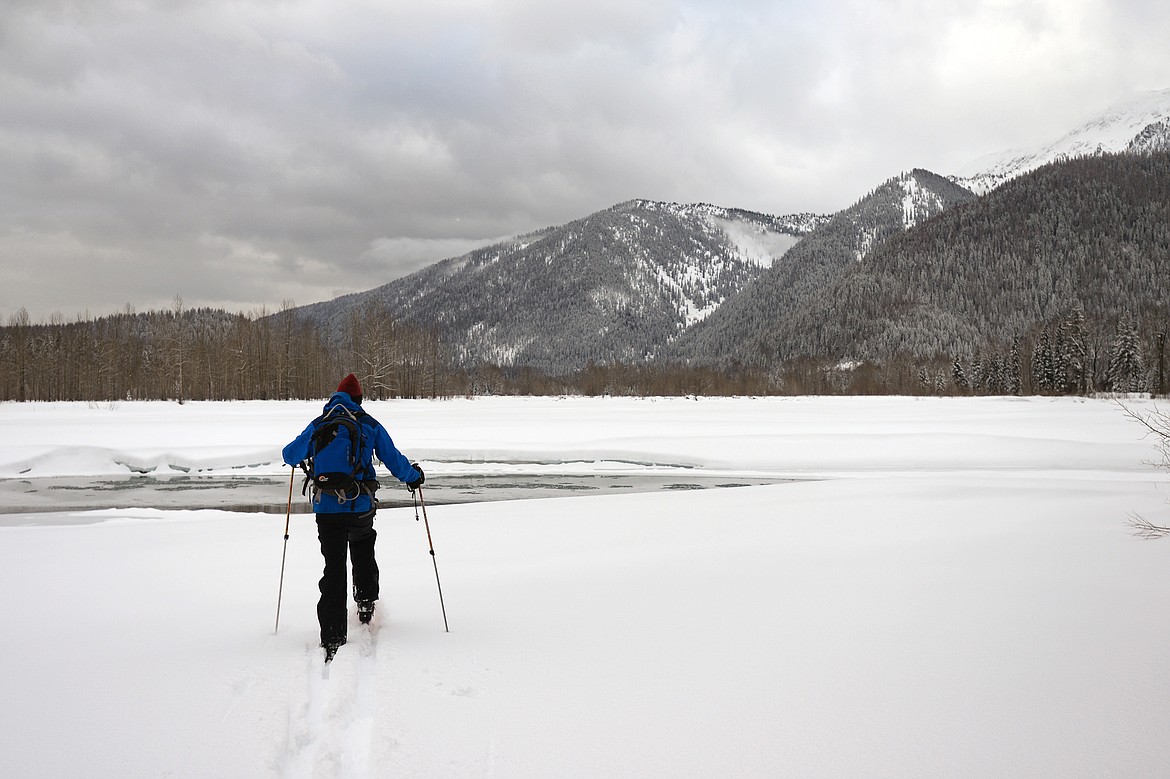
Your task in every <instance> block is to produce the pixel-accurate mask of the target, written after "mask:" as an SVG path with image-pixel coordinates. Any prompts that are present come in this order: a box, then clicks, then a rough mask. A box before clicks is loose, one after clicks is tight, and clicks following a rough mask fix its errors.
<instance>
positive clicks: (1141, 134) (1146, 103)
mask: <svg viewBox="0 0 1170 779" xmlns="http://www.w3.org/2000/svg"><path fill="white" fill-rule="evenodd" d="M1168 146H1170V89H1163V90H1158V91H1152V92H1141V93H1139V94H1137V95H1136V96H1134V97H1132V98H1128V99H1126V100H1123V101H1120V102H1118V103H1115V104H1114V105H1113V106H1111V107H1110V108H1108V109H1107V110H1105V111H1104V112H1102V113H1101V114H1099V115H1097V116H1096V117H1094V118H1092V119H1090V120H1089V121H1087V122H1085V123H1084V124H1083V125H1081V126H1080V127H1078V128H1076V129H1075V130H1073V131H1072V132H1070V133H1068V134H1067V135H1065V136H1064V137H1063V138H1061V139H1059V140H1057V141H1055V142H1053V143H1050V144H1048V145H1047V146H1044V147H1042V148H1039V149H1015V150H1012V151H1006V152H1002V153H999V154H993V155H989V156H986V157H982V158H980V159H978V160H976V161H974V162H972V163H971V164H970V165H969V166H968V167H967V169H966V170H963V171H960V173H959V176H958V177H956V181H957V182H958V183H959V184H961V185H962V186H964V187H966V188H967V189H969V190H971V191H972V192H976V193H979V194H983V193H986V192H989V191H991V190H992V189H995V188H996V187H998V186H999V185H1000V184H1002V183H1003V182H1005V181H1007V180H1008V179H1011V178H1015V177H1016V176H1019V175H1021V174H1023V173H1027V172H1028V171H1030V170H1035V169H1036V168H1038V167H1040V166H1041V165H1046V164H1048V163H1050V162H1055V161H1056V160H1058V159H1061V158H1067V157H1081V156H1086V155H1092V154H1102V153H1120V152H1134V151H1137V152H1140V151H1152V150H1158V149H1165V148H1167V147H1168Z"/></svg>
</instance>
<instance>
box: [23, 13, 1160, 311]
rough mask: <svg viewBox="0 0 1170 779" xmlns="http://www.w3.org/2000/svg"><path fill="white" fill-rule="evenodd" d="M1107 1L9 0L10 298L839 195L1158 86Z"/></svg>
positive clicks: (164, 290) (828, 200)
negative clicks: (648, 201)
mask: <svg viewBox="0 0 1170 779" xmlns="http://www.w3.org/2000/svg"><path fill="white" fill-rule="evenodd" d="M1168 38H1170V11H1167V10H1165V9H1164V7H1163V6H1162V5H1160V4H1158V3H1155V2H1136V1H1131V2H1120V3H1118V2H1108V1H1107V0H983V1H981V2H980V1H976V2H963V3H958V2H954V3H951V2H946V3H938V2H933V0H907V1H906V2H900V3H872V2H866V1H863V0H829V1H828V2H812V0H789V1H787V2H734V1H733V2H722V1H721V2H714V0H692V1H691V2H678V1H675V0H648V1H647V2H639V3H629V2H621V1H619V0H599V1H598V2H592V3H586V4H581V3H576V4H564V3H558V2H551V0H546V1H545V2H531V1H530V0H436V2H428V3H380V2H373V0H350V1H349V2H345V3H337V2H330V1H329V0H285V1H283V2H267V1H266V2H252V3H241V2H221V1H220V0H205V1H204V2H157V3H130V2H122V1H121V0H105V1H102V0H99V1H97V2H64V1H57V0H36V1H35V2H33V1H32V0H16V1H13V0H10V2H9V3H7V4H6V12H5V19H4V22H3V26H2V27H0V105H3V106H4V109H3V111H2V112H0V177H2V178H0V180H2V181H3V182H4V183H3V185H0V257H2V258H3V262H2V263H0V317H7V316H8V315H9V314H11V313H12V312H13V311H15V310H16V309H17V308H19V307H21V306H24V307H27V308H28V309H29V311H30V313H31V314H32V315H33V317H34V319H37V318H47V316H48V315H49V314H50V313H52V312H54V311H60V312H62V313H64V314H65V316H66V317H71V316H73V315H75V314H77V313H80V312H84V311H88V312H90V313H91V314H94V315H97V314H101V313H107V312H111V311H114V310H117V309H119V308H121V307H122V305H123V304H125V303H130V304H132V305H133V306H135V307H136V308H139V309H143V308H149V307H165V306H167V305H169V302H170V301H171V299H172V298H173V297H174V296H175V295H176V294H181V295H182V296H183V298H184V301H185V302H186V304H187V305H188V306H196V305H205V304H206V305H222V306H225V307H227V308H229V309H232V310H248V309H252V308H257V307H259V306H261V305H265V306H267V307H268V308H270V309H271V308H274V307H278V306H279V304H280V302H281V301H282V300H284V299H292V300H295V301H296V302H297V303H308V302H313V301H315V300H321V299H325V298H328V297H332V296H334V295H337V294H342V293H344V292H349V291H354V290H358V289H367V288H369V287H372V286H376V285H378V284H382V283H385V282H386V281H389V280H391V279H393V278H395V277H396V276H398V275H401V274H403V273H406V272H409V271H412V270H415V269H417V268H418V267H421V266H422V265H425V264H427V263H429V262H432V261H435V260H438V259H442V258H443V257H446V256H452V255H454V254H458V253H462V252H463V251H466V250H468V249H470V248H473V247H475V246H477V245H482V244H483V243H485V242H488V241H491V240H494V239H496V238H498V237H499V236H503V235H509V234H516V233H520V232H525V231H528V230H532V229H535V228H538V227H543V226H546V225H551V224H558V223H562V222H565V221H568V220H571V219H574V218H577V217H580V216H584V215H585V214H587V213H590V212H592V211H594V210H597V209H600V208H604V207H606V206H609V205H611V204H613V203H616V202H619V201H622V200H626V199H629V198H632V197H649V198H657V199H666V200H679V201H695V200H706V201H710V202H715V203H718V204H721V205H728V206H736V207H742V208H749V209H754V210H760V211H769V212H774V213H790V212H795V211H808V210H812V211H821V212H828V211H833V210H836V209H839V208H842V207H844V206H846V205H848V204H849V203H850V202H852V201H853V200H854V199H856V198H857V197H858V196H859V195H861V194H863V193H864V192H865V191H867V190H869V189H870V188H872V187H873V186H875V185H876V184H878V183H880V182H881V181H882V180H884V179H885V178H888V177H889V176H891V175H894V174H896V173H898V172H899V171H901V170H903V169H906V168H909V167H913V166H924V167H928V168H931V169H932V170H936V171H937V172H940V173H948V172H951V171H952V170H957V169H959V168H960V167H961V166H963V165H964V164H965V163H967V162H968V161H970V160H971V159H973V158H975V157H977V156H979V155H982V154H985V153H988V152H994V151H999V150H1001V149H1003V148H1006V147H1010V146H1016V145H1023V144H1028V143H1037V142H1041V141H1047V140H1050V139H1052V138H1053V137H1055V136H1057V135H1060V134H1062V133H1063V132H1064V131H1066V130H1067V129H1070V128H1071V126H1072V125H1074V124H1075V123H1076V122H1078V121H1080V120H1081V119H1083V118H1084V117H1086V116H1087V115H1089V114H1091V113H1094V112H1095V111H1097V110H1099V109H1100V108H1102V107H1104V106H1105V105H1107V104H1109V103H1111V102H1113V101H1114V100H1116V99H1119V98H1123V97H1126V96H1128V95H1129V94H1130V93H1131V92H1132V91H1134V90H1137V89H1152V88H1165V87H1166V86H1170V85H1168V84H1167V83H1165V80H1166V78H1167V76H1166V74H1167V73H1170V48H1168V47H1166V46H1165V43H1164V41H1165V40H1167V39H1168Z"/></svg>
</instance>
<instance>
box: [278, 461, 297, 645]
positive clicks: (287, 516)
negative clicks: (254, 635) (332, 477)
mask: <svg viewBox="0 0 1170 779" xmlns="http://www.w3.org/2000/svg"><path fill="white" fill-rule="evenodd" d="M296 473H297V469H296V466H293V467H292V468H291V469H290V470H289V472H288V510H287V511H285V512H284V551H283V552H281V553H280V589H279V590H277V591H276V626H275V627H273V628H272V633H273V635H275V634H276V633H277V632H278V631H279V630H280V598H281V596H282V595H284V558H285V556H286V555H288V522H289V520H290V519H292V488H293V477H294V476H296Z"/></svg>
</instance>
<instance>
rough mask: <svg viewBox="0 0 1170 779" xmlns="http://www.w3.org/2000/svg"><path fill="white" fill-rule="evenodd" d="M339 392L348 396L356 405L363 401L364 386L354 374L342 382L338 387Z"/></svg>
mask: <svg viewBox="0 0 1170 779" xmlns="http://www.w3.org/2000/svg"><path fill="white" fill-rule="evenodd" d="M337 391H338V392H344V393H346V394H348V395H349V396H350V397H351V398H353V401H354V402H355V403H358V402H360V401H361V399H362V385H361V383H360V382H359V381H358V380H357V376H354V375H353V374H352V373H351V374H349V375H348V376H346V377H345V378H344V379H342V380H341V383H340V384H338V385H337Z"/></svg>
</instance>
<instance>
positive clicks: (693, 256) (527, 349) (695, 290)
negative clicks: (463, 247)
mask: <svg viewBox="0 0 1170 779" xmlns="http://www.w3.org/2000/svg"><path fill="white" fill-rule="evenodd" d="M825 220H826V218H825V217H819V216H815V215H811V214H799V215H794V216H789V217H775V216H769V215H765V214H757V213H753V212H749V211H743V210H739V209H728V208H721V207H718V206H712V205H708V204H697V205H679V204H675V203H660V202H655V201H648V200H632V201H629V202H626V203H621V204H619V205H616V206H613V207H612V208H609V209H606V210H604V211H600V212H598V213H596V214H593V215H591V216H588V217H585V218H584V219H580V220H577V221H574V222H570V223H569V224H566V225H563V226H560V227H553V228H548V229H545V230H540V231H538V232H535V233H531V234H528V235H523V236H519V237H517V238H515V239H512V240H510V241H506V242H503V243H499V244H496V245H493V246H490V247H486V248H483V249H479V250H477V251H474V252H471V253H469V254H466V255H464V256H462V257H457V258H453V259H450V260H445V261H443V262H440V263H437V264H435V265H432V266H430V267H428V268H425V269H423V270H421V271H419V272H417V273H414V274H412V275H410V276H407V277H405V278H402V279H397V280H395V281H394V282H392V283H390V284H386V285H384V286H382V287H378V288H376V289H373V290H369V291H367V292H362V293H357V294H354V295H348V296H346V297H342V298H338V299H336V300H333V301H329V302H326V303H319V304H315V305H312V306H307V307H305V308H303V309H301V310H300V313H301V315H302V316H307V317H311V318H313V319H315V320H317V321H321V322H344V321H346V319H347V317H348V315H349V314H350V313H351V312H355V311H357V312H360V311H362V310H363V309H365V308H367V307H368V306H370V305H371V304H372V305H374V306H377V307H381V308H383V309H384V310H387V311H389V312H391V313H392V315H393V316H395V317H397V318H400V319H403V320H405V321H407V322H410V323H413V324H417V325H421V326H425V327H433V328H437V329H438V330H439V332H440V333H441V336H442V339H443V341H444V342H445V343H447V344H449V345H450V346H451V348H452V349H453V350H454V357H455V359H456V361H457V362H458V363H460V364H462V365H474V364H476V363H479V362H490V363H495V364H498V365H503V366H527V367H535V368H540V369H542V370H545V371H549V372H564V371H571V370H576V369H578V368H580V367H582V366H584V365H586V364H587V363H588V362H590V361H594V362H598V363H608V362H615V361H628V362H637V361H642V360H645V359H648V358H651V357H653V356H654V355H655V354H657V353H658V352H659V351H660V350H661V349H662V347H663V346H665V345H666V344H667V343H669V342H670V341H671V340H673V339H674V338H676V337H677V336H678V335H679V333H681V332H683V331H684V330H685V329H686V328H688V327H690V326H691V325H693V324H694V323H696V322H699V321H701V320H703V319H705V318H706V317H708V316H709V315H710V314H711V313H712V312H713V311H715V310H716V309H717V308H718V307H719V306H720V304H722V303H723V301H725V300H726V299H728V298H729V297H731V296H732V295H734V294H735V293H736V292H738V291H739V290H740V289H742V288H743V287H744V285H745V284H747V283H749V282H750V281H751V280H752V279H754V278H756V277H757V276H759V275H760V274H761V273H763V272H764V271H765V270H766V269H767V268H768V267H770V266H771V265H772V264H773V263H775V262H776V261H777V260H778V259H779V258H781V257H783V256H784V255H785V253H786V252H787V251H788V250H789V249H791V248H792V247H793V246H794V245H796V244H797V242H798V241H799V240H800V238H801V237H802V236H803V235H805V234H806V233H808V232H809V231H810V230H815V229H816V228H817V227H818V226H819V225H821V224H823V223H824V222H825Z"/></svg>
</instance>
